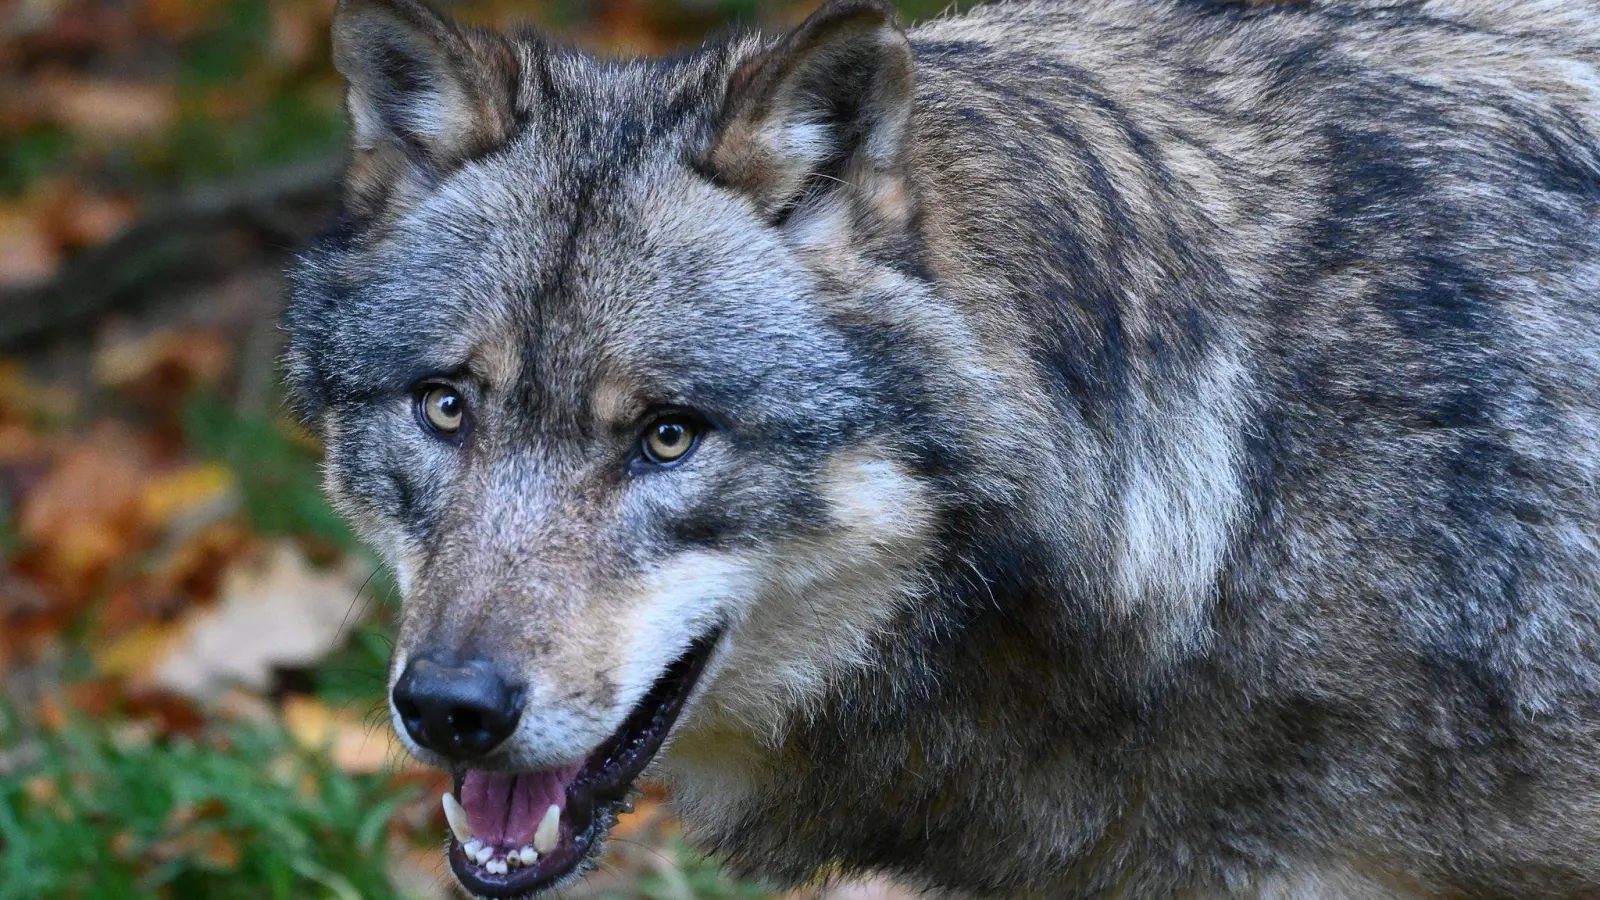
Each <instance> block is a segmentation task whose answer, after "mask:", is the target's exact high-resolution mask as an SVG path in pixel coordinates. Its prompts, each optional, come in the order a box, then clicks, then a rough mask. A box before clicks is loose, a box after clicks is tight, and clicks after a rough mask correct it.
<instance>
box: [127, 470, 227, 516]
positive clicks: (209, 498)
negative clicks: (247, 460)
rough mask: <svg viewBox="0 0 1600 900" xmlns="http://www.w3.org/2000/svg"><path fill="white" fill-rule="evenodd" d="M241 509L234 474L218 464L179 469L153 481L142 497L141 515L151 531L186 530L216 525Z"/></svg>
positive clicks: (147, 485)
mask: <svg viewBox="0 0 1600 900" xmlns="http://www.w3.org/2000/svg"><path fill="white" fill-rule="evenodd" d="M238 507H239V493H238V480H237V479H236V478H235V477H234V475H233V470H231V469H229V468H228V467H227V466H224V465H220V464H217V463H206V464H203V465H198V466H190V467H188V468H184V469H179V470H177V471H174V472H168V473H165V474H162V475H159V476H156V477H154V478H152V479H150V480H149V481H148V482H147V483H146V484H145V485H144V490H143V492H142V493H141V494H140V496H139V511H140V513H141V515H143V517H144V521H145V524H146V525H148V526H149V527H152V528H180V529H182V530H194V529H193V527H189V528H184V527H183V526H185V525H190V524H191V523H205V522H213V521H216V520H217V519H220V518H222V517H224V516H226V515H228V514H229V513H231V512H233V511H234V510H235V509H237V508H238Z"/></svg>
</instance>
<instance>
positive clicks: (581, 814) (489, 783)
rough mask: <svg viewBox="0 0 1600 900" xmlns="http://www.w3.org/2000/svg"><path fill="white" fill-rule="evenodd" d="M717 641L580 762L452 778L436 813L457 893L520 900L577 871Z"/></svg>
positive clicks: (671, 672) (705, 642) (700, 645)
mask: <svg viewBox="0 0 1600 900" xmlns="http://www.w3.org/2000/svg"><path fill="white" fill-rule="evenodd" d="M719 636H720V631H716V632H712V633H711V634H709V635H706V636H705V637H702V638H700V639H699V640H697V641H695V643H694V644H693V645H692V646H690V648H689V650H688V651H687V652H686V653H684V654H683V656H681V657H679V658H678V659H677V660H676V661H674V662H673V663H672V665H670V666H668V667H667V670H666V672H664V673H663V674H662V675H661V677H660V678H658V679H656V683H655V684H654V685H653V686H652V687H651V688H650V692H649V693H648V694H646V695H645V697H644V699H643V700H640V701H639V704H638V705H637V706H635V707H634V708H633V711H632V712H631V713H629V714H628V718H627V719H626V720H624V721H623V723H622V726H621V727H620V728H618V729H617V731H616V733H614V734H612V736H611V737H610V738H608V739H606V741H605V743H603V744H601V745H600V746H599V747H597V748H596V749H595V750H594V751H593V752H592V753H590V754H589V756H588V757H587V758H586V759H584V760H583V761H582V762H580V763H574V764H573V765H569V766H564V767H562V768H558V769H542V770H538V771H531V772H504V773H501V772H486V771H479V770H473V769H468V770H465V771H461V772H457V773H456V777H455V794H454V795H451V794H446V795H445V800H444V807H445V817H446V818H447V819H448V820H449V822H450V839H449V847H448V849H447V851H446V852H447V854H448V856H449V858H450V868H451V870H452V871H454V872H455V875H456V878H458V879H459V880H460V881H461V884H462V886H463V887H465V888H466V889H467V890H468V891H471V892H472V893H473V894H475V895H478V896H480V897H494V898H502V897H521V896H526V895H530V894H534V893H537V892H538V891H541V890H543V889H545V888H547V887H550V886H552V885H554V884H556V883H557V882H559V881H560V880H561V879H563V878H565V877H567V876H569V875H571V874H573V873H575V872H577V871H578V870H579V867H580V866H582V865H583V864H584V863H585V862H587V861H588V860H589V858H590V857H591V856H593V854H594V852H595V851H596V850H597V849H598V848H599V844H600V843H601V841H602V839H603V838H604V837H605V834H606V832H607V831H609V830H610V828H611V826H612V825H613V824H615V822H616V819H617V816H618V814H619V813H620V812H625V811H626V810H625V809H623V807H624V805H625V804H627V803H628V802H629V794H630V791H631V789H632V786H633V782H634V779H636V778H638V777H639V774H640V773H641V772H643V771H644V769H645V767H646V766H648V765H649V764H650V760H651V759H653V758H654V757H655V755H656V751H658V750H660V749H661V744H662V742H663V741H664V740H665V739H666V737H667V733H668V732H670V731H671V730H672V726H673V724H674V723H675V722H676V721H677V719H678V713H679V712H681V711H682V710H683V703H684V700H686V699H687V698H688V696H689V694H690V692H691V691H693V690H694V685H695V682H696V681H698V680H699V678H700V673H701V672H702V671H704V669H705V664H706V661H707V660H708V659H709V658H710V656H711V651H712V649H713V648H714V647H715V646H716V643H717V638H718V637H719Z"/></svg>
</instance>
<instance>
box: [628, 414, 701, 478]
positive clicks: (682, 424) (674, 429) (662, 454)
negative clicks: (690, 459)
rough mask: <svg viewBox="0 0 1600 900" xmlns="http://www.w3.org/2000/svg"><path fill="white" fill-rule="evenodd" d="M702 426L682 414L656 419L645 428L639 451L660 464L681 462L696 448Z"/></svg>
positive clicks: (651, 460)
mask: <svg viewBox="0 0 1600 900" xmlns="http://www.w3.org/2000/svg"><path fill="white" fill-rule="evenodd" d="M699 436H700V428H699V426H697V425H696V424H695V423H694V422H693V421H691V420H689V419H687V418H684V417H682V416H673V417H671V418H666V419H658V420H656V421H655V422H654V423H653V424H651V426H650V427H649V428H647V429H646V430H645V433H644V439H643V440H641V441H640V442H639V452H640V453H642V454H643V455H644V458H645V459H647V460H649V461H650V462H652V463H655V464H656V465H658V466H666V465H671V464H672V463H675V462H680V461H682V460H683V458H684V457H685V456H688V455H689V451H690V450H693V449H694V445H695V440H696V438H698V437H699Z"/></svg>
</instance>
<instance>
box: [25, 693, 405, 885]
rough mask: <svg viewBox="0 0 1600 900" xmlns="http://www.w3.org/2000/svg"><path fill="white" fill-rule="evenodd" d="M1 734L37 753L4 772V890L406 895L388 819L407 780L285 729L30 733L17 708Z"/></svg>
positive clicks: (74, 727)
mask: <svg viewBox="0 0 1600 900" xmlns="http://www.w3.org/2000/svg"><path fill="white" fill-rule="evenodd" d="M0 746H3V747H8V748H11V751H10V754H9V756H10V758H11V759H12V761H13V764H14V762H15V760H16V759H18V758H25V759H31V760H32V762H31V764H24V765H21V766H15V765H13V767H12V768H10V769H8V770H7V771H6V773H5V774H3V775H0V900H13V898H15V900H24V898H39V897H51V898H83V900H96V898H105V900H113V898H119V900H120V898H129V897H171V898H197V900H198V898H215V900H231V898H241V900H243V898H272V900H301V898H336V900H354V898H368V900H385V898H398V897H399V896H400V895H399V894H398V893H396V891H395V890H394V889H393V887H391V885H390V884H389V881H388V878H387V876H386V875H385V868H386V866H385V862H386V859H387V854H388V842H389V834H388V827H387V826H388V820H389V818H390V816H391V814H392V813H393V812H394V810H395V808H396V807H397V806H398V805H399V804H400V803H402V802H404V801H405V800H406V799H407V793H406V792H404V791H399V790H396V789H395V788H394V787H392V786H391V785H390V784H389V783H388V782H387V781H386V780H385V779H383V778H381V777H378V776H370V777H354V776H350V775H346V774H343V773H341V772H339V771H337V770H336V769H334V768H333V767H332V766H330V765H329V764H328V763H327V761H326V760H324V759H322V758H321V757H320V756H318V755H317V754H313V753H307V752H304V751H302V750H300V749H298V748H297V747H296V746H295V745H294V744H293V742H292V741H291V740H290V739H289V738H288V737H287V736H286V735H284V734H283V733H282V732H281V731H278V730H276V729H272V728H266V727H259V726H256V727H228V728H219V729H218V730H215V731H211V732H208V733H207V734H205V735H204V736H202V737H201V738H199V739H194V740H191V739H185V738H178V739H172V740H150V739H146V738H142V737H140V736H139V735H138V732H137V731H136V730H135V729H133V727H132V726H130V725H127V724H126V723H124V724H123V725H121V726H114V725H113V726H108V725H106V724H104V723H90V722H85V721H77V722H73V723H71V724H70V725H69V726H68V727H66V728H65V729H63V730H62V731H60V732H59V733H55V734H45V735H39V734H34V735H31V736H27V737H24V736H23V733H22V730H21V729H20V728H19V727H18V726H17V723H16V721H15V719H14V717H13V718H12V720H11V721H9V722H8V723H7V728H6V729H5V730H0Z"/></svg>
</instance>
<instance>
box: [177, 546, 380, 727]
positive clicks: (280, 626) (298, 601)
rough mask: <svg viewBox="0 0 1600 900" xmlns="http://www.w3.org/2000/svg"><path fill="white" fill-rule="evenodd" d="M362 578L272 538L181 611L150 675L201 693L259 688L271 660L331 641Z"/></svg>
mask: <svg viewBox="0 0 1600 900" xmlns="http://www.w3.org/2000/svg"><path fill="white" fill-rule="evenodd" d="M365 580H366V573H365V572H364V571H359V567H358V566H355V565H352V564H346V565H344V566H342V567H340V568H337V569H327V570H323V569H316V568H313V567H312V566H311V564H310V563H309V562H307V560H306V558H305V555H304V554H303V553H302V552H301V551H300V549H299V548H298V547H297V546H296V545H295V544H293V543H292V542H289V541H283V542H280V543H278V544H275V545H273V547H272V548H271V550H270V551H269V552H268V553H267V554H266V555H265V557H264V558H263V559H260V560H256V561H253V562H250V563H246V564H235V565H234V566H233V567H232V568H230V569H229V571H228V573H227V575H226V576H224V578H223V585H222V596H221V599H220V601H219V602H218V604H217V605H216V606H215V607H214V608H212V609H208V610H203V611H199V612H196V613H193V614H191V615H190V616H189V617H188V619H187V620H186V622H185V633H184V635H183V637H182V638H181V639H180V640H179V642H178V643H177V645H176V646H175V647H174V648H173V651H172V653H171V654H170V655H169V656H168V657H167V659H166V660H165V661H164V662H163V663H162V664H161V665H160V667H159V668H158V669H157V670H156V671H155V673H154V676H153V680H154V683H155V684H157V685H160V686H163V687H166V688H169V689H171V690H175V691H178V692H179V693H182V694H187V695H189V696H191V697H197V698H207V699H209V698H216V697H219V696H221V695H222V694H223V693H224V692H226V690H227V689H228V688H229V687H231V686H233V685H236V684H237V685H244V686H246V687H250V688H253V689H255V690H258V691H259V690H265V689H266V688H267V687H269V686H270V684H271V682H272V671H273V669H274V668H275V667H281V666H308V665H311V664H312V663H315V662H316V661H318V660H320V659H322V658H323V657H324V656H326V655H327V654H328V653H329V652H330V651H332V650H333V649H334V648H335V647H336V646H338V642H339V640H340V638H341V637H342V636H343V629H344V627H346V626H347V625H354V624H355V622H354V621H352V620H349V618H348V617H350V616H352V615H354V610H355V609H356V608H357V606H358V605H356V604H355V603H354V601H355V599H356V594H357V592H359V591H360V589H361V586H362V584H363V583H364V582H365Z"/></svg>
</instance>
